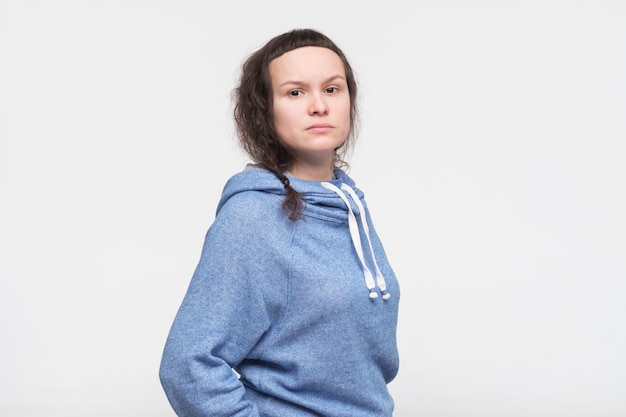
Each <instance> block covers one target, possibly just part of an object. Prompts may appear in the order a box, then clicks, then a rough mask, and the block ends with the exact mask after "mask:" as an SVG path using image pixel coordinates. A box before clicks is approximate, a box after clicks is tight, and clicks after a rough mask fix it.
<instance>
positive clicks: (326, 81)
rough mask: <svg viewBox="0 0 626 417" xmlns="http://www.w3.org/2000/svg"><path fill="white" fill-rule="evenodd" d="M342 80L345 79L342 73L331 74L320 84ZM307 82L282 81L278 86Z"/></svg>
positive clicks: (305, 83)
mask: <svg viewBox="0 0 626 417" xmlns="http://www.w3.org/2000/svg"><path fill="white" fill-rule="evenodd" d="M338 79H339V80H343V81H345V80H346V78H345V77H344V76H343V75H333V76H332V77H329V78H327V79H326V80H324V81H323V83H322V84H328V83H330V82H332V81H336V80H338ZM307 84H308V82H306V81H291V80H289V81H285V82H284V83H282V84H281V85H280V86H279V87H284V86H285V85H307Z"/></svg>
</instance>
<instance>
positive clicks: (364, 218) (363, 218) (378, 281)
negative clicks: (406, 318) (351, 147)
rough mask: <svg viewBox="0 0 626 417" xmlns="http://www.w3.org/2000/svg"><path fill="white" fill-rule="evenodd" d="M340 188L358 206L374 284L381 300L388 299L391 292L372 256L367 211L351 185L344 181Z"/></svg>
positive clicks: (372, 249) (374, 257)
mask: <svg viewBox="0 0 626 417" xmlns="http://www.w3.org/2000/svg"><path fill="white" fill-rule="evenodd" d="M341 189H342V190H345V191H347V192H348V194H350V197H352V199H353V200H354V202H355V203H356V205H357V207H358V208H359V213H361V223H363V230H364V231H365V236H367V243H368V244H369V247H370V252H371V253H372V259H373V260H374V267H375V268H376V284H377V285H378V288H379V289H380V292H381V293H382V294H383V300H388V299H389V297H391V294H389V292H387V283H386V282H385V278H384V277H383V273H382V272H380V269H379V268H378V263H377V262H376V256H374V247H373V246H372V239H370V230H369V226H368V225H367V212H366V211H365V208H364V207H363V204H361V200H360V199H359V197H358V196H357V195H356V193H355V192H354V190H353V189H352V187H350V186H349V185H348V184H345V183H344V184H342V185H341Z"/></svg>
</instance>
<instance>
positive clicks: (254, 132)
mask: <svg viewBox="0 0 626 417" xmlns="http://www.w3.org/2000/svg"><path fill="white" fill-rule="evenodd" d="M306 46H318V47H323V48H328V49H330V50H331V51H333V52H335V53H336V54H337V55H338V56H339V58H340V59H341V61H342V62H343V66H344V69H345V72H346V82H347V84H348V90H349V95H350V133H349V135H348V137H347V138H346V141H345V142H344V143H343V144H342V145H341V146H340V147H339V148H338V149H336V150H335V161H334V166H335V168H339V167H347V166H348V163H347V162H346V161H345V157H346V155H347V154H348V152H349V151H350V150H351V149H352V147H353V144H354V140H355V137H356V129H357V117H358V109H357V100H356V99H357V84H356V79H355V76H354V73H353V71H352V67H351V66H350V64H349V63H348V60H347V58H346V56H345V55H344V53H343V52H342V51H341V49H339V47H338V46H337V45H336V44H335V43H334V42H333V41H332V40H331V39H330V38H328V37H327V36H326V35H324V34H322V33H320V32H318V31H315V30H312V29H294V30H291V31H289V32H286V33H283V34H281V35H278V36H276V37H274V38H272V39H270V40H269V41H268V42H267V43H266V44H265V45H264V46H263V47H261V48H260V49H258V50H257V51H256V52H254V53H253V54H252V55H250V56H249V57H248V59H247V60H246V61H245V62H244V63H243V65H242V68H241V76H240V79H239V85H238V87H237V88H235V90H234V92H233V99H234V103H235V107H234V118H235V125H236V128H237V134H238V139H239V144H240V145H241V147H242V148H243V150H244V151H245V152H246V153H247V154H248V156H249V157H250V158H251V159H252V161H253V162H254V163H256V164H258V165H260V166H262V167H263V168H265V169H267V170H269V171H271V172H273V173H274V174H275V175H276V176H277V177H278V178H279V179H280V180H281V182H282V183H283V185H284V186H285V189H286V190H287V195H286V196H285V199H284V201H283V204H282V207H283V210H284V211H285V212H286V213H287V214H288V216H289V218H290V219H291V220H296V219H298V218H299V217H300V215H301V214H302V211H303V210H304V206H303V202H302V196H301V195H300V194H299V193H298V192H297V191H296V190H294V189H293V187H291V185H290V184H289V180H288V179H287V177H286V176H285V174H284V172H285V171H286V170H287V169H288V168H289V165H290V164H291V162H292V161H293V155H292V154H291V153H290V152H289V150H288V149H287V148H285V147H284V146H283V145H282V144H281V143H280V141H279V140H278V136H277V134H276V129H275V126H274V115H273V106H272V97H273V95H272V79H271V76H270V71H269V66H270V62H272V61H273V60H274V59H275V58H278V57H280V56H282V55H283V54H285V53H286V52H289V51H291V50H294V49H297V48H302V47H306Z"/></svg>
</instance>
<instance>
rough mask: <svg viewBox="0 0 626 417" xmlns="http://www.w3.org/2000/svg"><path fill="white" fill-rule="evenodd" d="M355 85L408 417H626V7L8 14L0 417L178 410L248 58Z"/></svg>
mask: <svg viewBox="0 0 626 417" xmlns="http://www.w3.org/2000/svg"><path fill="white" fill-rule="evenodd" d="M295 27H312V28H315V29H318V30H321V31H322V32H324V33H326V34H327V35H329V36H330V37H331V38H333V39H334V40H335V41H336V42H337V43H338V44H339V46H340V47H342V49H344V51H345V52H346V54H347V56H348V58H349V59H350V60H351V62H352V64H353V66H354V68H355V71H356V73H357V77H358V80H359V82H360V86H361V93H362V96H361V102H360V104H361V108H362V118H363V124H362V129H361V135H360V142H359V145H358V147H357V149H356V152H355V153H354V156H353V158H352V170H351V174H352V176H353V177H355V179H356V180H357V184H358V185H359V186H360V187H361V188H362V189H364V190H365V193H366V196H367V199H368V203H369V205H370V208H371V211H372V214H373V216H374V222H375V224H376V227H377V229H378V232H379V234H380V235H381V237H382V239H383V241H384V243H385V245H386V250H387V253H388V255H389V257H390V259H391V261H392V264H393V265H394V267H395V269H396V273H397V275H398V276H399V279H400V280H401V283H402V288H403V294H402V303H401V311H400V314H401V315H400V323H399V331H398V338H399V346H400V353H401V370H400V374H399V375H398V377H397V379H396V380H395V381H394V382H393V383H392V384H391V386H390V388H391V390H392V393H393V395H394V397H395V399H396V403H397V407H396V414H395V415H396V416H397V417H411V416H423V417H457V416H458V417H470V416H476V417H489V416H494V417H495V416H497V417H502V416H506V417H514V416H533V417H541V416H550V417H552V416H590V417H591V416H593V417H613V416H626V354H625V353H624V352H626V322H625V320H626V303H625V302H624V300H625V298H626V282H625V279H626V122H625V116H626V81H625V80H626V76H625V74H626V2H623V1H599V0H590V1H573V0H572V1H565V0H563V1H532V0H530V1H449V0H442V1H435V0H433V1H396V0H391V1H379V2H367V1H362V0H352V1H340V0H334V1H318V2H310V3H304V2H294V1H286V0H285V1H277V0H271V1H252V0H249V1H228V2H219V3H218V2H209V1H199V0H196V1H191V0H190V1H155V0H137V1H132V0H131V1H128V0H124V1H122V0H120V1H89V2H88V1H78V0H76V1H31V0H19V1H18V0H15V1H10V0H0V250H1V252H0V255H1V258H0V337H1V341H0V415H1V416H3V417H4V416H7V417H9V416H10V417H13V416H37V417H39V416H46V417H49V416H63V417H72V416H80V417H90V416H93V417H101V416H115V417H135V416H173V412H172V411H171V409H170V407H169V404H168V403H167V400H166V399H165V396H164V394H163V392H162V390H161V387H160V385H159V381H158V373H157V372H158V364H159V360H160V355H161V350H162V347H163V344H164V342H165V338H166V335H167V331H168V329H169V326H170V324H171V321H172V319H173V316H174V314H175V312H176V309H177V308H178V305H179V303H180V301H181V299H182V296H183V294H184V291H185V289H186V287H187V284H188V282H189V279H190V278H191V274H192V272H193V269H194V268H195V265H196V262H197V260H198V257H199V254H200V247H201V244H202V241H203V238H204V233H205V232H206V229H207V228H208V226H209V225H210V223H211V222H212V220H213V216H214V211H215V207H216V204H217V200H218V198H219V195H220V192H221V189H222V186H223V185H224V182H225V181H226V179H227V178H228V177H230V176H231V175H232V174H233V173H235V172H237V171H239V170H240V169H242V168H243V165H244V164H245V162H246V161H247V160H246V158H245V157H244V156H243V154H242V153H241V152H240V151H239V150H238V148H237V144H236V141H235V138H234V133H233V132H234V130H233V126H232V122H231V111H232V104H231V100H230V93H231V90H232V88H233V87H234V86H235V83H236V79H237V75H238V71H239V66H240V64H241V62H242V61H243V59H244V58H245V57H246V56H247V55H248V54H250V53H251V52H253V51H254V50H255V49H256V48H258V47H260V46H261V45H262V44H263V43H264V42H265V41H267V40H268V39H269V38H271V37H273V36H274V35H277V34H279V33H282V32H284V31H286V30H289V29H292V28H295Z"/></svg>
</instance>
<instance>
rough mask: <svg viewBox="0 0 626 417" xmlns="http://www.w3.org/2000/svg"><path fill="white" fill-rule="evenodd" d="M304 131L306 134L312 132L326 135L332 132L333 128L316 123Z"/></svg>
mask: <svg viewBox="0 0 626 417" xmlns="http://www.w3.org/2000/svg"><path fill="white" fill-rule="evenodd" d="M306 130H307V132H313V133H326V132H330V131H331V130H333V126H331V125H329V124H326V123H316V124H314V125H311V126H309V127H307V129H306Z"/></svg>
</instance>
